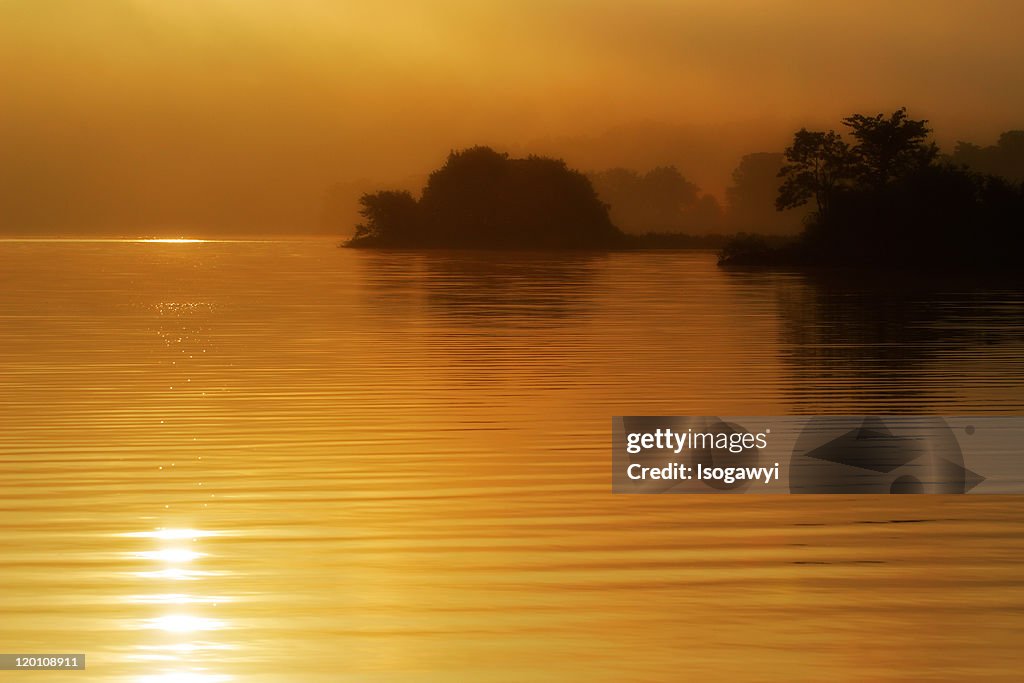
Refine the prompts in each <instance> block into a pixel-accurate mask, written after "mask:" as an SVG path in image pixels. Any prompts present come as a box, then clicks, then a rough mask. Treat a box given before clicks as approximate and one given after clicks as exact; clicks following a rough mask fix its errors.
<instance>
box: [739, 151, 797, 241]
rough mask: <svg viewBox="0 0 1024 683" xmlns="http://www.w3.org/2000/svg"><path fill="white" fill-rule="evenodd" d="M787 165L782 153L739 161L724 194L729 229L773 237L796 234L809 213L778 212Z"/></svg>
mask: <svg viewBox="0 0 1024 683" xmlns="http://www.w3.org/2000/svg"><path fill="white" fill-rule="evenodd" d="M785 163H786V158H785V155H783V154H782V152H755V153H753V154H746V155H744V156H743V157H742V158H741V159H740V162H739V164H738V165H737V166H736V168H735V169H734V170H733V172H732V184H731V185H730V186H729V187H727V188H726V190H725V198H726V200H727V202H728V224H729V226H730V228H732V229H733V230H737V231H740V232H744V231H745V232H758V233H772V234H784V233H793V232H796V230H797V228H799V226H800V219H801V218H803V216H804V215H806V211H801V212H785V213H783V212H781V211H776V210H775V198H776V197H777V196H778V194H779V187H780V186H781V185H782V180H781V179H780V178H779V171H781V170H782V167H783V166H784V165H785Z"/></svg>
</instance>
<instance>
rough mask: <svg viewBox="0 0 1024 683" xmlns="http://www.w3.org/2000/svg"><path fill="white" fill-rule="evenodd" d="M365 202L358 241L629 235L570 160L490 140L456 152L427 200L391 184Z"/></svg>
mask: <svg viewBox="0 0 1024 683" xmlns="http://www.w3.org/2000/svg"><path fill="white" fill-rule="evenodd" d="M360 205H361V207H362V208H361V210H360V214H361V215H362V217H363V218H364V219H365V222H364V223H362V224H360V225H359V226H357V228H356V234H355V236H354V237H353V238H352V240H350V241H349V242H348V245H349V246H353V247H411V248H429V247H447V248H479V249H591V248H596V249H607V248H614V247H620V246H625V245H626V243H627V241H628V240H627V239H626V237H625V236H624V235H623V234H622V233H621V232H620V231H619V230H618V228H616V227H615V225H614V224H613V223H612V221H611V219H610V218H609V216H608V207H607V206H606V205H605V204H603V203H602V202H601V201H600V200H599V199H598V196H597V193H596V192H595V191H594V188H593V186H592V185H591V184H590V181H589V180H588V179H587V178H586V176H584V175H583V174H581V173H579V172H577V171H573V170H570V169H569V168H568V167H566V165H565V162H564V161H561V160H558V159H549V158H545V157H538V156H530V157H527V158H525V159H514V158H510V157H509V155H508V154H502V153H499V152H496V151H494V150H493V149H491V148H489V147H472V148H469V149H465V150H461V151H457V152H452V153H451V154H449V155H448V159H447V161H446V162H445V164H444V166H442V167H441V168H440V169H438V170H436V171H434V172H433V173H431V174H430V177H429V178H428V180H427V184H426V187H424V189H423V193H422V195H421V197H420V198H419V200H416V199H414V198H413V197H412V195H411V194H409V193H408V192H395V191H384V192H377V193H372V194H365V195H363V197H362V198H361V199H360Z"/></svg>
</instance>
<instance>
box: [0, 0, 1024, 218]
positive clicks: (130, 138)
mask: <svg viewBox="0 0 1024 683" xmlns="http://www.w3.org/2000/svg"><path fill="white" fill-rule="evenodd" d="M1021 26H1024V4H1022V3H1020V2H1017V1H1016V0H1006V1H1005V2H996V1H993V0H978V1H976V2H971V3H967V2H962V1H960V0H930V1H927V2H925V1H919V0H914V1H912V2H892V0H882V1H878V0H868V1H866V2H860V3H831V2H830V3H815V2H809V1H801V2H797V1H795V0H776V1H774V2H771V3H766V2H763V1H761V0H739V1H736V0H733V1H727V0H632V1H631V2H607V1H604V0H516V1H515V2H480V1H479V0H433V1H429V2H426V1H424V2H414V1H412V0H377V1H376V2H350V1H336V2H329V1H327V0H288V1H287V2H286V1H285V0H103V1H102V2H82V1H81V0H46V1H42V0H0V73H2V74H3V85H2V87H0V231H3V232H5V233H7V234H32V233H64V232H82V231H91V232H102V233H121V234H124V233H132V234H142V233H145V234H157V233H159V234H164V233H174V234H193V235H194V234H205V233H215V232H235V233H242V232H264V233H310V232H316V231H324V230H329V231H334V232H339V231H344V229H343V228H340V227H339V226H338V225H330V226H325V225H324V224H323V222H322V221H321V213H322V205H323V197H324V193H325V191H326V189H327V188H328V187H329V186H330V185H331V184H332V183H335V182H340V183H343V186H344V187H351V188H359V187H364V186H366V187H372V186H375V185H376V184H378V183H384V184H391V185H411V186H414V185H415V184H416V182H417V180H418V179H419V178H421V177H422V175H423V174H424V173H426V172H427V171H429V170H430V169H431V168H432V167H434V166H436V165H437V164H439V163H440V162H441V161H442V159H443V156H444V155H445V154H446V153H447V151H448V150H449V149H451V148H454V147H462V146H468V145H472V144H490V145H492V146H495V147H498V148H503V149H507V150H509V151H512V152H516V153H523V152H531V151H538V152H541V153H547V154H556V155H563V156H565V158H566V159H567V160H568V161H569V163H570V165H573V166H576V167H579V168H581V169H582V170H592V169H597V168H602V167H607V166H612V165H626V166H635V167H641V168H642V167H648V166H650V165H653V164H659V163H672V164H675V165H677V166H678V167H679V169H680V170H681V171H682V172H683V173H684V174H685V175H686V176H687V177H689V178H691V179H693V180H694V181H695V182H697V183H698V184H699V185H701V187H702V188H704V189H706V190H707V191H709V192H712V193H714V194H716V195H719V196H721V195H722V190H723V189H724V187H725V186H726V185H727V183H728V174H729V171H730V170H731V168H732V167H733V166H735V163H736V161H737V160H738V158H739V156H740V155H741V154H743V153H745V152H753V151H771V150H781V148H782V147H783V146H784V145H785V143H786V140H787V138H788V135H789V133H790V131H791V130H792V129H793V128H794V126H799V125H804V124H806V125H818V126H821V125H836V124H835V122H836V121H837V119H838V118H839V117H841V116H843V115H845V114H847V113H850V112H852V111H865V112H877V111H880V110H882V109H886V110H891V109H894V108H895V107H897V106H900V105H904V104H905V105H907V106H908V107H909V108H910V113H911V115H916V116H919V117H927V118H929V119H931V120H932V122H933V124H934V125H935V127H936V129H937V132H938V135H939V142H940V143H941V144H944V145H946V146H947V147H948V146H949V145H950V144H951V143H952V142H953V141H954V140H956V139H969V140H973V141H977V142H979V143H983V144H990V143H991V142H992V141H993V140H994V138H995V136H996V135H997V134H998V133H999V132H1000V131H1002V130H1005V129H1009V128H1014V127H1016V128H1020V127H1022V126H1024V70H1022V69H1021V68H1020V67H1021V64H1024V41H1021V40H1020V36H1019V32H1020V27H1021ZM345 229H347V228H345Z"/></svg>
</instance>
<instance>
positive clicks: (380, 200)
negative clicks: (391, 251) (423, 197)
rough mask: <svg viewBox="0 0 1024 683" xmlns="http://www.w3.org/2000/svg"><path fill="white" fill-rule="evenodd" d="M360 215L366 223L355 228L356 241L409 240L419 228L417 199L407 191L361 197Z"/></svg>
mask: <svg viewBox="0 0 1024 683" xmlns="http://www.w3.org/2000/svg"><path fill="white" fill-rule="evenodd" d="M359 206H360V209H359V215H360V216H362V217H363V218H365V219H366V222H365V223H360V224H359V225H357V226H356V234H355V239H367V238H381V237H384V236H387V237H388V238H391V239H395V238H399V239H401V238H407V237H412V236H413V231H414V230H415V227H416V223H417V221H416V217H417V216H416V200H415V199H413V196H412V195H411V194H410V193H408V192H404V191H398V190H382V191H381V192H373V193H370V192H367V193H366V194H364V195H363V196H362V197H360V198H359Z"/></svg>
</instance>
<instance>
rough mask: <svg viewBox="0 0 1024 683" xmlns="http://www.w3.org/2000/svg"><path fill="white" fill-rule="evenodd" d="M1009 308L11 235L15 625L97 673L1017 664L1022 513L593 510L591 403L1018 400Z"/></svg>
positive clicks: (597, 468) (809, 280) (1, 361)
mask: <svg viewBox="0 0 1024 683" xmlns="http://www.w3.org/2000/svg"><path fill="white" fill-rule="evenodd" d="M1022 308H1024V294H1022V293H1021V292H1020V291H1019V290H1016V289H1010V288H1004V287H1001V286H998V285H990V286H982V285H977V284H970V285H968V284H957V283H955V282H953V283H951V282H949V281H947V282H945V283H944V284H943V285H942V286H940V287H933V286H929V285H927V284H926V283H922V282H916V283H915V282H911V281H908V280H899V281H878V280H877V278H873V279H872V280H871V281H865V280H859V281H858V280H849V279H844V280H841V281H837V280H836V279H835V278H832V279H821V278H815V277H812V276H809V275H806V274H799V273H791V272H774V273H750V272H748V273H742V272H728V271H724V270H722V269H719V268H717V267H716V266H715V256H714V254H712V253H702V252H658V253H650V252H648V253H612V254H581V253H574V254H557V255H547V254H538V253H533V254H529V253H518V254H513V253H501V254H489V253H485V252H431V253H412V252H376V253H374V252H362V251H354V250H342V249H335V248H334V245H333V243H331V242H329V241H326V240H319V241H290V242H281V241H278V242H271V241H238V242H184V243H167V242H138V241H126V242H10V241H8V242H2V243H0V319H2V321H3V333H2V334H0V423H2V428H0V530H2V535H3V538H4V539H5V552H4V557H3V560H2V563H3V566H4V582H3V583H2V585H0V600H2V602H3V604H4V605H5V608H4V619H3V620H2V621H0V639H2V640H3V642H4V643H5V649H6V650H8V651H16V650H17V651H23V652H33V651H35V652H48V651H68V652H85V653H87V654H88V669H87V671H86V672H78V673H75V674H67V673H50V674H47V673H37V674H35V675H33V678H34V679H38V680H40V681H58V680H61V681H63V680H66V679H67V677H68V676H69V675H72V676H74V677H76V679H80V680H83V681H85V680H102V681H131V682H132V683H141V682H143V681H172V680H173V681H196V682H200V681H201V682H211V681H254V682H257V683H263V682H267V683H271V682H273V683H278V682H280V683H283V682H285V681H324V682H326V681H337V680H345V679H348V678H351V679H353V680H369V681H376V680H379V681H391V680H396V679H397V680H420V681H442V680H482V679H486V680H505V681H522V680H542V681H561V680H566V679H567V678H572V679H586V680H599V681H620V680H650V679H666V678H677V677H680V676H686V677H693V678H707V677H710V676H712V675H717V676H720V677H723V678H746V677H748V676H749V675H750V670H749V668H748V667H749V662H748V660H747V657H745V656H744V657H741V656H737V653H738V651H739V650H742V651H743V652H746V653H750V652H751V650H754V651H755V652H754V655H752V656H755V657H756V661H757V662H758V668H759V675H763V676H764V677H769V678H770V677H771V676H773V675H776V676H777V677H778V678H779V679H780V680H787V681H788V680H794V679H804V680H823V679H826V678H827V679H832V680H864V679H871V680H879V679H885V678H887V677H889V676H891V675H892V672H893V671H894V670H895V671H902V670H905V669H904V667H905V666H906V665H907V662H913V663H914V665H915V666H916V667H917V668H916V672H917V673H918V674H920V677H921V678H934V679H943V678H948V677H950V672H955V677H957V678H986V679H991V680H1013V679H1014V678H1015V677H1016V675H1017V672H1018V664H1019V652H1018V643H1017V641H1018V640H1019V638H1018V634H1019V633H1020V629H1021V627H1022V626H1024V622H1022V616H1021V615H1022V614H1024V602H1022V592H1021V579H1020V571H1019V567H1020V563H1021V561H1022V559H1024V541H1022V539H1024V522H1022V521H1021V516H1020V507H1021V503H1020V500H1019V499H1017V498H1014V497H983V496H978V497H969V496H968V497H963V498H954V497H940V496H927V497H912V496H910V497H886V498H874V497H859V498H852V497H850V498H846V497H840V496H832V497H827V498H819V497H778V498H775V499H772V500H768V499H765V498H762V497H743V498H717V497H682V496H650V497H624V496H612V495H611V493H610V490H611V483H610V472H609V461H610V452H609V446H610V422H611V421H610V419H609V418H610V417H611V416H613V415H622V414H633V415H645V414H648V415H658V414H665V415H686V414H694V415H715V414H762V415H770V414H790V413H811V414H819V413H830V412H833V413H847V414H849V413H854V414H862V413H880V414H886V413H926V414H932V413H934V414H983V413H984V414H992V413H996V414H998V413H1020V412H1021V410H1022V409H1024V395H1022V394H1021V391H1020V387H1021V386H1022V384H1024V361H1022V359H1024V327H1022V324H1021V321H1022V320H1024V316H1022ZM880 623H884V624H886V625H887V626H886V631H885V632H884V633H880V632H879V626H878V625H879V624H880ZM880 640H881V641H884V644H885V646H884V647H880V646H879V643H880ZM965 653H966V654H965ZM497 663H500V665H498V664H497Z"/></svg>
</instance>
